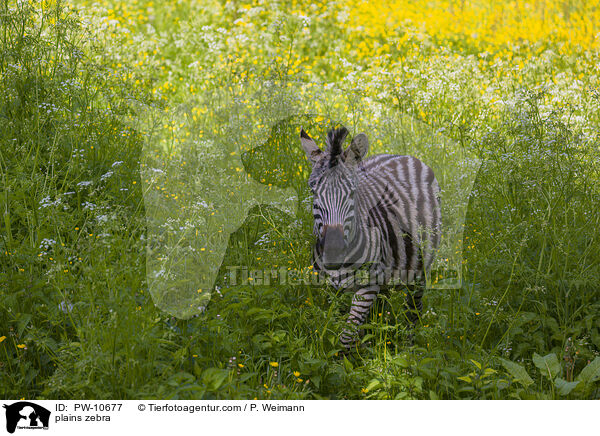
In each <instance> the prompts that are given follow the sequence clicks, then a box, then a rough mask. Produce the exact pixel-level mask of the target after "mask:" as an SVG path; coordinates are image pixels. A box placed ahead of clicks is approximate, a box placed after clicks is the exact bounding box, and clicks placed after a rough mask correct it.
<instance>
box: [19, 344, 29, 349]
mask: <svg viewBox="0 0 600 436" xmlns="http://www.w3.org/2000/svg"><path fill="white" fill-rule="evenodd" d="M17 348H27V346H26V345H25V344H19V345H17Z"/></svg>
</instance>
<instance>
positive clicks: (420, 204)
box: [301, 128, 441, 348]
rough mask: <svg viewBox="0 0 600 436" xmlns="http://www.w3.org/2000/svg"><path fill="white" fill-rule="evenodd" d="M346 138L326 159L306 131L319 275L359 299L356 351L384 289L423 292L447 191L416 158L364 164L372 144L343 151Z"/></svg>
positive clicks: (334, 137) (333, 144)
mask: <svg viewBox="0 0 600 436" xmlns="http://www.w3.org/2000/svg"><path fill="white" fill-rule="evenodd" d="M346 135H347V130H346V129H344V128H341V129H337V130H332V131H330V132H329V134H328V136H327V149H326V150H325V151H321V150H320V149H318V148H317V149H315V148H314V147H316V144H314V141H312V140H311V139H310V138H309V137H308V135H306V133H305V132H304V131H302V134H301V140H302V143H303V146H304V148H305V150H306V151H307V155H308V157H309V159H310V160H311V162H312V164H313V171H312V174H311V176H310V178H309V186H310V187H311V189H312V191H313V193H314V203H313V215H314V219H315V222H314V224H315V226H314V232H315V236H316V237H317V242H316V244H315V246H314V249H313V258H314V269H315V270H316V271H318V272H320V273H323V274H326V276H327V278H328V280H329V282H330V283H331V284H332V285H333V286H334V287H336V288H337V289H342V290H344V291H346V292H353V293H354V297H353V299H352V308H351V310H350V316H349V319H348V327H347V328H346V329H345V330H344V332H343V333H342V335H341V338H340V339H341V342H342V344H343V345H344V346H345V347H346V348H349V347H351V346H352V344H353V342H354V340H355V337H356V333H357V328H358V326H360V325H361V324H362V323H363V322H364V320H365V319H366V317H367V315H368V313H369V309H370V308H371V305H372V304H373V302H374V301H375V299H376V297H377V294H378V293H379V291H380V289H381V288H382V287H384V286H386V285H387V284H389V283H390V281H392V282H401V283H405V284H408V283H411V282H413V281H414V282H416V283H418V284H419V286H420V287H421V288H422V287H423V281H424V279H425V277H424V275H425V274H424V273H425V272H426V271H428V270H429V268H430V266H431V263H432V262H433V258H434V254H435V251H436V249H437V247H438V245H439V241H440V229H441V213H440V203H439V191H440V189H439V186H438V183H437V180H436V179H435V176H434V173H433V171H432V170H431V169H430V168H429V167H428V166H427V165H425V164H423V163H422V162H421V161H420V160H418V159H417V158H415V157H412V156H399V155H377V156H373V157H371V158H369V159H366V160H363V159H362V157H363V156H364V155H365V154H366V151H367V149H368V140H367V138H366V136H365V135H364V134H360V135H357V136H356V137H355V138H354V140H353V141H352V143H351V144H350V146H349V147H348V148H347V149H346V150H345V151H342V147H341V145H342V143H343V141H344V139H345V136H346ZM309 141H312V143H310V142H309ZM313 144H314V147H313ZM358 270H361V273H362V275H360V274H357V271H358ZM421 295H422V289H420V290H419V291H418V292H417V293H415V294H413V295H410V296H409V299H408V300H409V301H408V306H409V309H412V310H415V309H416V310H417V311H420V310H421V303H420V297H421ZM412 321H413V322H414V321H416V318H415V319H412Z"/></svg>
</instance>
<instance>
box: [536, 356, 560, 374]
mask: <svg viewBox="0 0 600 436" xmlns="http://www.w3.org/2000/svg"><path fill="white" fill-rule="evenodd" d="M533 363H534V364H535V366H537V367H538V369H539V370H540V371H541V373H542V374H543V375H544V376H546V377H548V378H549V379H554V377H556V376H557V375H558V374H559V373H560V363H558V358H557V357H556V354H554V353H550V354H547V355H545V356H544V357H542V356H540V355H539V354H538V353H533Z"/></svg>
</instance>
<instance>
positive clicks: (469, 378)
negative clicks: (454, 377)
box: [458, 375, 471, 383]
mask: <svg viewBox="0 0 600 436" xmlns="http://www.w3.org/2000/svg"><path fill="white" fill-rule="evenodd" d="M458 379H459V380H462V381H465V382H467V383H471V377H469V376H468V375H465V376H462V377H458Z"/></svg>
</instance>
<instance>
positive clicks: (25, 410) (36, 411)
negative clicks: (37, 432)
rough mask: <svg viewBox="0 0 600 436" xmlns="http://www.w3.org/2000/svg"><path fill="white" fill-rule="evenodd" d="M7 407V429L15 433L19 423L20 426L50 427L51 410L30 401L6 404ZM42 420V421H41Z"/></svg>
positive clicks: (31, 427) (32, 427) (33, 427)
mask: <svg viewBox="0 0 600 436" xmlns="http://www.w3.org/2000/svg"><path fill="white" fill-rule="evenodd" d="M4 408H5V409H6V430H7V431H8V432H9V433H14V432H15V429H16V428H17V425H18V426H19V428H29V429H35V428H43V429H47V428H48V423H49V421H50V411H49V410H48V409H45V408H43V407H42V406H38V405H37V404H34V403H30V402H29V401H19V402H18V403H13V404H11V405H9V406H7V405H6V404H5V405H4ZM40 422H41V423H40Z"/></svg>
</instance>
